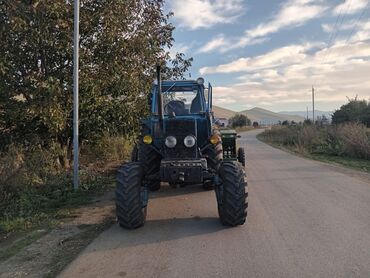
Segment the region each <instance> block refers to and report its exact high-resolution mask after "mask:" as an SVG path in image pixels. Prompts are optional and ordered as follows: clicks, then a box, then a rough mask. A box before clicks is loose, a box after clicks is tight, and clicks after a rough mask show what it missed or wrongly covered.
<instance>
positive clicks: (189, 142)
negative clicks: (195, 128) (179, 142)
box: [184, 135, 196, 148]
mask: <svg viewBox="0 0 370 278" xmlns="http://www.w3.org/2000/svg"><path fill="white" fill-rule="evenodd" d="M195 141H196V140H195V137H194V136H193V135H188V136H186V137H185V139H184V145H185V147H188V148H191V147H193V146H194V145H195Z"/></svg>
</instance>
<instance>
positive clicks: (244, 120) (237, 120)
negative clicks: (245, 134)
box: [229, 114, 251, 128]
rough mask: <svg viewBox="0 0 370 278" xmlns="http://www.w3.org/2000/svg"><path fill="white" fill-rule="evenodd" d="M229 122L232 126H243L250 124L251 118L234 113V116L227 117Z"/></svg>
mask: <svg viewBox="0 0 370 278" xmlns="http://www.w3.org/2000/svg"><path fill="white" fill-rule="evenodd" d="M229 123H230V125H231V126H232V127H234V128H235V127H243V126H247V125H251V120H249V119H248V117H247V116H246V115H244V114H236V115H235V116H233V117H231V118H230V119H229Z"/></svg>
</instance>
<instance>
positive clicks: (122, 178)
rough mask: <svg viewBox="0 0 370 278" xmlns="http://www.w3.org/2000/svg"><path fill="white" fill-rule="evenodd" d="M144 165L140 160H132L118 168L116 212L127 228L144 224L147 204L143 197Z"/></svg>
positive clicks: (119, 221) (120, 223)
mask: <svg viewBox="0 0 370 278" xmlns="http://www.w3.org/2000/svg"><path fill="white" fill-rule="evenodd" d="M142 180H143V166H142V164H141V163H138V162H130V163H127V164H125V165H123V166H122V167H121V168H120V169H119V170H118V175H117V188H116V214H117V219H118V223H119V225H120V226H121V227H123V228H126V229H136V228H139V227H141V226H143V225H144V222H145V219H146V204H144V202H143V200H142V197H143V195H144V194H143V193H144V192H145V190H146V188H145V187H143V183H142Z"/></svg>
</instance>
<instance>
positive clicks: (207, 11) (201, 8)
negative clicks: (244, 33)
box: [169, 0, 244, 30]
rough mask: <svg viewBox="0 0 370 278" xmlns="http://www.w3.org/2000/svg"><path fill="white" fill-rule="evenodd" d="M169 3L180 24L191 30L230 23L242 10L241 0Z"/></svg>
mask: <svg viewBox="0 0 370 278" xmlns="http://www.w3.org/2000/svg"><path fill="white" fill-rule="evenodd" d="M169 5H170V9H171V10H172V11H173V12H174V18H175V20H178V21H179V24H180V26H182V27H185V28H188V29H191V30H195V29H199V28H209V27H212V26H214V25H216V24H220V23H232V22H234V21H235V20H236V19H237V18H238V17H239V16H240V15H242V14H243V12H244V6H243V0H186V1H182V0H172V1H169Z"/></svg>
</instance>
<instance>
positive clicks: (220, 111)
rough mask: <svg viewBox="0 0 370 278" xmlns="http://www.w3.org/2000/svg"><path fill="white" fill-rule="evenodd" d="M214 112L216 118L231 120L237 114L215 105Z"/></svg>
mask: <svg viewBox="0 0 370 278" xmlns="http://www.w3.org/2000/svg"><path fill="white" fill-rule="evenodd" d="M213 112H214V114H215V117H216V118H225V119H230V118H231V117H232V116H234V115H235V114H236V112H235V111H232V110H230V109H226V108H222V107H219V106H215V105H213Z"/></svg>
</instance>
